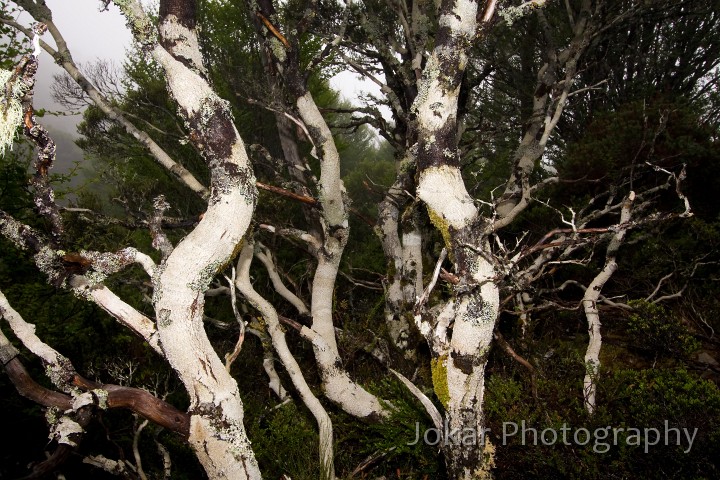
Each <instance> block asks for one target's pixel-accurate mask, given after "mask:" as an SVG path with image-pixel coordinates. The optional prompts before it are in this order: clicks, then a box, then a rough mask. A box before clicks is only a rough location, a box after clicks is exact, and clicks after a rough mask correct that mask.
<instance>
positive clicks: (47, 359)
mask: <svg viewBox="0 0 720 480" xmlns="http://www.w3.org/2000/svg"><path fill="white" fill-rule="evenodd" d="M0 315H2V317H3V318H5V321H7V322H8V325H10V328H11V329H12V331H13V333H14V334H15V336H16V337H17V338H18V340H20V342H22V344H23V345H25V347H26V348H27V349H28V350H30V351H31V352H32V353H33V354H35V355H36V356H38V357H40V358H41V359H42V361H43V363H44V364H45V368H46V373H47V375H48V377H49V378H50V380H51V381H52V382H53V384H54V385H55V386H57V387H58V388H59V389H61V390H63V391H65V392H66V393H70V392H71V391H72V387H71V385H70V383H69V382H70V381H71V380H72V379H71V378H69V377H68V375H71V374H72V372H74V368H73V366H72V364H71V363H70V360H68V359H67V358H66V357H65V356H63V355H61V354H60V353H58V352H57V351H56V350H55V349H54V348H52V347H50V346H49V345H47V344H46V343H45V342H43V341H42V340H40V338H38V336H37V335H35V325H33V324H32V323H28V322H26V321H25V320H24V319H23V318H22V317H21V316H20V314H19V313H18V312H17V311H15V309H14V308H12V306H11V305H10V303H9V302H8V300H7V298H5V295H4V294H3V293H2V292H0Z"/></svg>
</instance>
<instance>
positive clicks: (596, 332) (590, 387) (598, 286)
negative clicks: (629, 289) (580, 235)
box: [582, 192, 635, 415]
mask: <svg viewBox="0 0 720 480" xmlns="http://www.w3.org/2000/svg"><path fill="white" fill-rule="evenodd" d="M634 200H635V192H630V194H629V195H628V197H627V198H626V199H625V201H624V202H623V206H622V209H621V211H620V222H619V224H618V229H617V231H616V232H615V234H614V235H613V236H612V238H611V239H610V243H609V244H608V247H607V251H606V254H605V266H604V267H603V269H602V271H601V272H600V273H598V274H597V275H596V276H595V278H594V279H593V281H592V282H590V285H588V288H587V289H586V290H585V295H583V300H582V304H583V309H584V311H585V318H587V321H588V334H589V335H590V339H589V341H588V347H587V350H586V351H585V378H584V379H583V398H584V404H585V409H586V410H587V412H588V413H589V414H590V415H592V414H593V413H595V408H596V398H595V396H596V393H597V382H598V375H599V373H600V349H601V348H602V334H601V332H600V327H601V325H602V324H601V323H600V311H599V310H598V306H597V302H598V299H599V298H600V293H601V292H602V288H603V286H604V285H605V283H606V282H607V281H608V280H610V277H612V275H613V273H615V270H617V268H618V265H617V261H616V255H617V251H618V249H619V248H620V245H622V243H623V240H624V239H625V234H626V233H627V230H628V225H627V224H628V222H629V221H630V218H631V214H632V210H631V208H632V203H633V201H634Z"/></svg>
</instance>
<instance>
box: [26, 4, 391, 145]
mask: <svg viewBox="0 0 720 480" xmlns="http://www.w3.org/2000/svg"><path fill="white" fill-rule="evenodd" d="M46 2H47V5H48V7H50V9H51V10H52V12H53V19H54V21H55V24H56V25H57V27H58V29H59V30H60V32H61V33H62V35H63V37H64V38H65V41H66V42H67V44H68V47H69V48H70V51H71V52H72V55H73V58H74V59H75V61H76V62H77V63H78V64H85V63H90V62H94V61H97V60H98V59H102V60H110V61H113V62H115V63H116V64H117V65H118V66H120V65H121V64H122V61H123V59H124V57H125V53H126V49H127V48H128V47H129V46H130V44H131V35H130V32H129V31H128V29H127V27H126V25H125V20H124V18H123V17H122V15H121V14H120V12H119V10H118V8H117V7H116V6H115V5H112V4H111V5H110V7H109V10H108V11H100V9H101V8H102V6H103V4H102V2H100V0H46ZM30 21H31V20H30V18H29V16H27V15H24V16H21V17H20V22H21V23H23V24H25V25H29V23H30ZM43 39H44V40H45V41H46V42H48V43H49V44H51V45H53V46H54V42H53V40H52V37H51V36H50V35H49V34H45V35H44V36H43ZM59 73H62V69H61V68H60V67H58V66H57V65H55V63H54V61H53V59H52V58H51V57H50V55H48V54H47V53H46V52H43V54H42V55H41V57H40V71H39V74H38V79H37V84H36V88H35V100H36V102H35V107H36V108H37V109H39V108H46V109H49V110H60V109H61V107H60V106H59V105H57V104H55V103H54V102H53V101H52V98H51V94H50V85H51V84H52V81H53V75H57V74H59ZM331 84H332V86H333V87H334V88H336V89H338V90H340V91H341V93H342V95H343V96H344V97H345V98H346V99H347V100H349V101H351V102H353V103H357V101H356V100H355V99H356V98H357V95H358V94H359V93H362V92H368V91H370V92H373V93H375V94H378V93H379V91H380V90H379V88H378V87H377V86H376V85H375V84H374V83H372V82H369V81H362V80H361V79H359V78H358V75H357V74H356V73H354V72H342V73H340V74H338V75H336V76H335V77H334V78H333V79H332V80H331ZM79 120H80V116H79V115H76V116H74V117H70V118H68V117H53V116H46V117H45V118H44V119H43V123H44V124H45V125H47V126H48V127H49V128H50V129H51V130H54V131H57V130H62V131H64V132H66V133H69V134H71V135H73V136H75V135H76V132H75V126H76V124H77V122H78V121H79Z"/></svg>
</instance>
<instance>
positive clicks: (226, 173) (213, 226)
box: [119, 0, 260, 479]
mask: <svg viewBox="0 0 720 480" xmlns="http://www.w3.org/2000/svg"><path fill="white" fill-rule="evenodd" d="M119 6H120V7H121V9H122V10H123V13H124V14H125V15H126V16H127V18H128V22H129V23H130V25H131V26H132V27H133V29H134V33H135V34H136V37H137V38H138V40H139V41H140V42H141V43H142V44H144V45H145V46H146V47H147V48H148V49H149V50H150V53H151V54H152V56H153V58H154V59H155V60H156V61H157V62H158V64H160V66H161V67H162V68H163V70H164V71H165V75H166V78H167V81H168V86H169V88H170V91H171V93H172V94H173V96H174V97H175V100H176V101H177V102H178V104H179V106H180V109H181V113H182V115H183V116H184V118H185V119H186V121H187V122H188V124H189V125H190V128H191V130H193V131H194V132H195V134H196V139H195V140H194V141H195V142H197V144H198V148H200V150H201V153H203V155H204V157H205V159H206V161H207V162H208V165H209V167H210V170H211V177H212V184H211V194H210V199H209V203H208V209H207V211H206V212H205V214H204V215H203V218H202V220H201V221H200V223H199V224H198V225H197V227H196V228H195V229H194V230H193V231H192V232H191V233H190V234H189V235H188V236H187V237H185V238H184V239H183V240H182V241H181V242H180V243H179V244H178V245H177V247H176V248H175V249H174V250H173V251H172V253H171V254H170V255H169V256H168V257H167V259H166V260H165V262H164V263H163V264H162V265H161V266H160V267H159V269H158V270H159V271H158V273H157V275H156V276H155V278H154V281H153V283H154V286H155V291H154V294H153V302H154V306H155V311H156V315H157V324H158V335H159V338H160V345H161V348H162V350H163V353H164V354H165V357H166V358H167V360H168V362H169V363H170V365H171V367H172V368H173V369H174V370H175V372H176V373H177V374H178V376H179V378H180V380H181V381H182V382H183V384H184V386H185V389H186V390H187V392H188V394H189V396H190V409H189V412H190V413H191V415H192V416H191V420H190V435H189V439H188V441H189V443H190V445H191V446H192V447H193V449H194V450H195V453H196V454H197V456H198V458H199V460H200V462H201V464H202V465H203V467H204V468H205V471H206V472H207V474H208V476H209V477H210V478H213V479H230V478H232V479H257V478H260V470H259V468H258V465H257V461H256V460H255V456H254V454H253V452H252V449H251V447H250V441H249V440H248V438H247V435H246V433H245V429H244V426H243V406H242V402H241V400H240V394H239V391H238V387H237V383H236V382H235V380H234V379H233V378H232V377H231V376H230V374H229V373H228V372H227V370H226V369H225V367H224V365H223V363H222V361H221V360H220V358H219V357H218V355H217V354H216V353H215V351H214V349H213V347H212V345H211V344H210V341H209V340H208V338H207V335H206V332H205V330H204V326H203V310H204V304H205V297H204V292H205V290H207V287H208V285H209V283H210V281H211V280H212V279H213V277H214V276H215V275H216V274H217V273H218V272H219V271H220V269H221V268H222V267H223V266H224V265H226V264H227V263H228V262H229V261H231V260H232V257H233V255H234V254H235V250H236V249H237V247H238V245H239V244H240V241H241V240H242V237H243V235H244V234H245V232H246V230H247V227H248V225H249V223H250V220H251V218H252V214H253V210H254V206H255V198H256V191H255V187H254V184H255V178H254V175H253V173H252V169H251V166H250V162H249V159H248V157H247V153H246V151H245V145H244V144H243V141H242V139H241V138H240V135H239V134H238V132H237V129H236V128H235V126H234V125H233V123H232V119H231V116H230V112H229V108H228V106H227V105H226V103H225V102H224V101H222V100H221V99H220V98H219V97H218V96H217V95H216V94H215V93H214V92H213V90H212V89H211V88H210V86H209V85H208V83H207V81H206V80H205V79H204V78H203V77H202V76H201V75H200V74H198V73H197V72H196V71H193V70H191V69H190V68H189V67H187V66H186V65H185V64H183V63H182V62H181V61H180V60H178V59H177V58H176V57H175V56H173V54H171V52H168V51H167V50H165V48H164V47H162V46H161V45H160V44H159V43H157V42H156V41H155V40H154V38H152V36H151V33H150V32H151V31H152V28H148V26H151V25H152V22H151V21H150V20H149V18H147V16H146V15H145V13H144V11H143V10H142V7H141V5H140V4H139V3H138V2H137V1H136V0H129V1H127V2H123V3H122V4H121V5H119ZM161 21H162V23H163V26H162V29H161V35H162V36H163V38H165V39H166V40H171V44H172V48H173V52H174V53H181V54H182V57H181V58H183V59H185V60H187V59H188V58H190V59H198V58H201V56H200V55H199V52H194V51H193V50H194V49H197V38H196V36H195V32H194V31H192V30H188V29H186V28H185V26H184V25H183V24H182V23H181V22H180V21H179V19H178V18H177V17H175V16H174V15H168V17H166V18H164V19H161ZM195 68H196V69H198V66H197V65H195ZM199 70H201V69H199Z"/></svg>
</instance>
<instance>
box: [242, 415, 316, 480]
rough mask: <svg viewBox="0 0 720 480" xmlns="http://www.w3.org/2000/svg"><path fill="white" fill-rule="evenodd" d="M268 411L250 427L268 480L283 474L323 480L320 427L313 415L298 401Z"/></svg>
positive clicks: (258, 458)
mask: <svg viewBox="0 0 720 480" xmlns="http://www.w3.org/2000/svg"><path fill="white" fill-rule="evenodd" d="M301 405H302V404H301ZM258 407H259V405H258ZM260 408H262V407H260ZM264 410H265V411H264V412H263V413H262V414H261V415H260V416H258V417H256V418H254V419H253V421H252V422H251V423H250V424H249V425H247V429H248V436H249V437H250V439H251V440H252V442H253V450H254V451H255V455H256V456H257V460H258V462H259V463H260V465H261V468H262V469H263V474H264V475H265V476H267V477H268V478H279V477H280V476H281V475H283V474H286V475H289V476H290V477H291V478H293V479H298V480H316V479H318V478H320V466H319V465H318V461H317V459H318V440H317V431H316V430H317V427H316V425H315V421H314V420H313V418H312V416H310V414H309V413H308V412H307V410H306V409H304V408H303V407H299V406H298V405H297V404H296V403H295V402H290V403H287V404H285V405H283V406H281V407H279V408H275V409H272V410H268V409H264Z"/></svg>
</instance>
